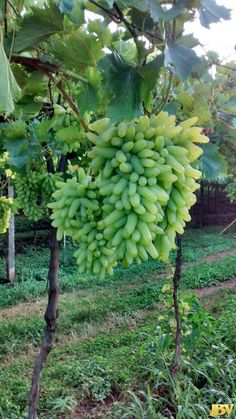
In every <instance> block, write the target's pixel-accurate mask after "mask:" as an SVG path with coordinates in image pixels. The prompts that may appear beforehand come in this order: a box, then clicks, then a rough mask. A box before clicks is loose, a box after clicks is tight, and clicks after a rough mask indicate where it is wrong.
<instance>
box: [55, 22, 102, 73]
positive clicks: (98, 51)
mask: <svg viewBox="0 0 236 419" xmlns="http://www.w3.org/2000/svg"><path fill="white" fill-rule="evenodd" d="M53 53H54V55H55V57H56V58H57V59H58V60H59V61H60V62H62V63H64V65H65V67H67V68H69V69H71V70H73V71H77V72H78V73H79V72H81V71H84V70H85V69H86V67H88V66H92V67H93V66H96V64H97V62H98V61H99V60H100V59H101V58H103V56H104V53H103V51H102V44H101V42H100V41H99V40H98V39H97V38H96V37H95V36H94V35H92V34H89V33H86V32H84V31H83V30H82V29H78V30H77V31H75V32H74V33H73V34H71V35H70V36H69V37H68V38H67V39H66V40H65V41H64V42H61V40H59V41H58V42H57V43H56V44H55V46H54V48H53Z"/></svg>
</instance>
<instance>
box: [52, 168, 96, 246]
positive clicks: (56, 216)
mask: <svg viewBox="0 0 236 419" xmlns="http://www.w3.org/2000/svg"><path fill="white" fill-rule="evenodd" d="M56 187H57V190H56V191H55V192H54V193H53V195H52V196H53V198H54V200H55V202H52V203H49V204H48V207H49V208H50V209H52V210H53V214H52V216H51V218H52V219H53V222H52V225H53V226H54V227H57V229H58V230H57V238H58V240H60V239H61V238H62V237H63V235H64V233H65V234H66V235H68V236H71V237H73V238H74V239H75V240H76V239H78V240H79V239H80V237H81V231H84V230H83V228H84V227H85V226H86V223H88V224H90V223H92V224H93V222H94V220H95V219H96V218H97V217H98V216H99V215H100V205H99V202H98V187H97V184H96V182H95V181H93V179H92V177H91V176H90V175H86V173H85V171H84V170H83V169H82V168H80V169H79V170H78V176H73V178H71V179H68V180H67V181H66V182H56ZM86 228H87V227H86Z"/></svg>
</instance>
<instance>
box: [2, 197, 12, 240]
mask: <svg viewBox="0 0 236 419" xmlns="http://www.w3.org/2000/svg"><path fill="white" fill-rule="evenodd" d="M12 204H13V199H11V198H6V197H5V196H0V234H3V233H6V231H7V229H8V226H9V221H10V216H11V207H12Z"/></svg>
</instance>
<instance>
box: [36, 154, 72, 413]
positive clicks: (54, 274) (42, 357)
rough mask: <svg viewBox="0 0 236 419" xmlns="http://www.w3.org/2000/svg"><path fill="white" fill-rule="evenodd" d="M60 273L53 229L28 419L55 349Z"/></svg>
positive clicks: (51, 168) (49, 164)
mask: <svg viewBox="0 0 236 419" xmlns="http://www.w3.org/2000/svg"><path fill="white" fill-rule="evenodd" d="M66 164H67V156H62V157H61V159H60V161H59V172H62V173H63V172H64V171H65V169H66ZM47 169H48V172H49V173H54V172H55V170H54V165H53V161H52V159H51V158H50V157H49V158H48V159H47ZM58 271H59V247H58V241H57V229H56V228H54V227H51V234H50V262H49V270H48V303H47V308H46V311H45V314H44V319H45V322H46V326H45V332H44V338H43V342H42V345H41V348H40V352H39V354H38V356H37V358H36V360H35V365H34V371H33V375H32V382H31V389H30V394H29V412H28V419H37V405H38V400H39V395H40V380H41V375H42V371H43V368H44V365H45V362H46V360H47V357H48V355H49V354H50V352H51V350H52V349H53V345H54V341H55V333H56V323H57V318H58V300H59V293H60V287H59V282H58Z"/></svg>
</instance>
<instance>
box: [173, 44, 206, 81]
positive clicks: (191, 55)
mask: <svg viewBox="0 0 236 419" xmlns="http://www.w3.org/2000/svg"><path fill="white" fill-rule="evenodd" d="M165 66H166V67H168V66H171V67H172V68H173V69H174V70H175V72H176V73H177V75H178V76H179V77H180V79H181V80H186V79H187V78H188V77H189V76H190V75H191V74H192V73H194V72H196V71H197V69H198V68H200V69H201V67H202V60H201V58H200V57H198V56H197V54H196V53H195V52H194V51H193V50H192V49H190V48H187V47H185V46H183V45H178V44H174V43H172V42H170V43H168V44H167V45H166V47H165Z"/></svg>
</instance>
